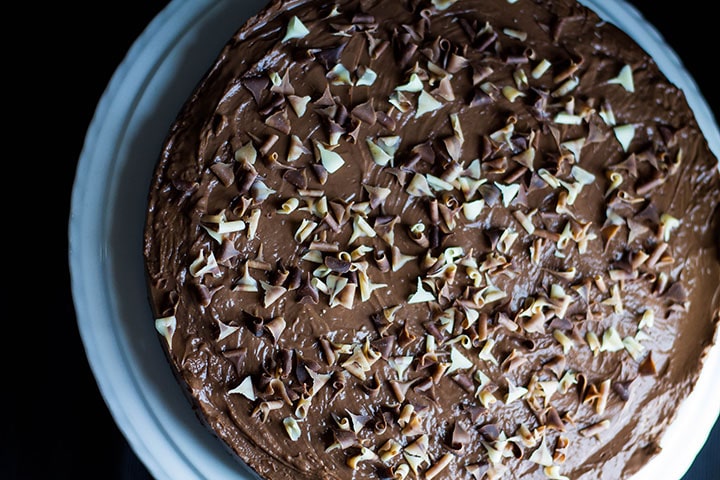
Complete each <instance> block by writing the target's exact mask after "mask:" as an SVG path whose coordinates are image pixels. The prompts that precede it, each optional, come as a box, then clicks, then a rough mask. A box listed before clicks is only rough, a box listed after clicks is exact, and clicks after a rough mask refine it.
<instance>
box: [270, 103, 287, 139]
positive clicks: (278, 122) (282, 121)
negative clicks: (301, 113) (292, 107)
mask: <svg viewBox="0 0 720 480" xmlns="http://www.w3.org/2000/svg"><path fill="white" fill-rule="evenodd" d="M265 124H266V125H267V126H269V127H272V128H274V129H276V130H278V131H280V132H282V133H284V134H285V135H289V134H290V131H291V129H290V119H289V118H288V114H287V110H286V109H284V108H283V109H281V110H278V111H277V112H275V113H273V114H272V115H270V116H269V117H268V118H266V119H265Z"/></svg>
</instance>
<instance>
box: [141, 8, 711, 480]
mask: <svg viewBox="0 0 720 480" xmlns="http://www.w3.org/2000/svg"><path fill="white" fill-rule="evenodd" d="M719 204H720V174H719V171H718V160H717V158H716V157H715V156H713V154H712V153H711V151H710V149H709V147H708V144H707V141H706V139H705V137H704V136H703V134H702V132H701V130H700V128H699V126H698V124H697V121H696V119H695V116H694V115H693V112H692V110H691V109H690V107H689V106H688V103H687V101H686V98H685V96H684V94H683V92H682V91H681V90H680V89H678V88H677V87H676V86H675V85H673V84H672V82H670V81H669V80H668V79H667V78H666V77H665V76H664V75H663V74H662V73H661V72H660V70H659V69H658V67H657V65H656V64H655V62H654V61H653V59H652V58H650V57H649V55H648V54H647V53H646V52H645V51H644V50H643V49H642V48H641V47H640V46H638V45H637V44H636V43H635V42H634V41H632V40H631V39H630V37H629V36H627V35H626V34H625V33H624V32H622V31H621V30H619V29H618V28H616V27H614V26H613V25H611V24H608V23H606V22H604V21H602V20H601V19H600V18H599V17H598V16H597V14H596V13H594V12H593V11H592V10H590V9H588V8H586V7H585V6H583V5H581V4H579V3H577V2H576V1H575V0H402V1H400V0H398V1H382V0H335V1H331V0H282V1H280V0H277V1H273V2H271V3H270V4H269V5H268V6H267V7H266V8H265V9H264V10H263V11H262V12H261V13H259V14H258V15H256V16H254V17H253V18H251V19H250V20H249V21H248V22H247V23H245V24H244V25H243V26H242V27H240V28H239V30H238V31H237V32H236V34H235V35H234V36H233V37H232V38H231V39H230V40H229V41H228V43H227V45H226V46H225V47H224V49H223V50H222V51H221V52H220V54H219V56H218V58H217V60H216V61H215V62H214V64H213V66H212V67H211V68H210V69H209V71H208V72H207V74H206V76H205V77H204V78H203V79H201V81H200V82H199V83H198V86H197V88H196V89H195V91H194V92H193V94H192V96H191V97H190V98H189V99H188V100H187V101H186V103H185V105H184V106H183V108H182V110H181V112H180V113H179V115H178V117H177V120H176V121H175V122H174V123H173V125H172V126H171V128H170V131H169V133H168V136H167V139H166V141H165V143H164V145H163V148H162V152H161V155H160V159H159V162H158V165H157V167H156V170H155V175H154V177H153V179H152V183H151V188H150V193H149V205H148V210H147V220H146V226H145V234H144V245H143V246H144V258H145V264H146V272H147V279H148V287H149V298H150V303H151V306H152V310H153V313H154V315H155V327H156V329H157V332H158V336H159V339H160V341H161V342H162V345H163V348H164V349H165V352H166V354H167V358H168V360H169V363H170V366H171V368H172V370H173V372H174V374H175V375H176V376H177V378H178V380H179V382H180V383H181V385H182V386H183V390H184V391H185V392H186V394H187V396H188V398H189V399H190V400H191V402H192V404H193V405H194V407H195V408H196V412H197V414H198V417H199V418H200V419H201V421H202V422H204V423H205V424H206V425H207V426H208V428H209V429H210V430H211V431H212V432H213V433H214V434H215V435H216V436H217V437H218V438H219V439H220V441H221V442H222V443H223V445H225V446H226V447H227V449H228V450H229V452H231V453H232V454H233V455H234V456H236V457H237V458H238V459H239V460H241V461H243V462H245V463H246V464H247V465H249V466H250V467H251V468H252V469H253V470H254V471H255V472H257V473H258V475H260V476H261V477H262V478H263V479H266V480H279V479H295V480H299V479H343V480H344V479H351V478H352V479H365V478H367V479H372V478H377V479H404V478H407V479H411V478H424V479H474V480H482V479H499V478H520V477H522V478H538V479H542V478H551V479H565V478H570V479H596V478H607V479H626V478H629V477H631V476H632V475H633V474H634V473H636V472H637V471H639V470H640V469H641V468H642V467H643V466H644V465H646V464H647V462H648V461H649V459H651V458H652V457H653V456H655V455H657V454H658V452H659V451H660V449H661V439H662V435H663V433H664V432H665V431H666V429H667V427H668V425H669V424H670V423H671V422H672V421H673V419H674V418H675V416H676V412H677V408H678V405H680V404H681V403H682V401H683V399H684V398H686V397H687V396H688V395H689V393H690V392H691V391H692V389H693V387H694V385H695V383H696V380H697V378H698V376H699V373H700V371H701V369H702V366H703V361H704V358H705V356H706V354H707V352H708V350H709V349H710V348H711V347H712V346H713V344H714V342H715V339H716V330H717V325H718V321H719V320H720V281H719V279H720V258H719V257H720V252H719V247H718V244H719V243H720V242H719V236H720V207H719Z"/></svg>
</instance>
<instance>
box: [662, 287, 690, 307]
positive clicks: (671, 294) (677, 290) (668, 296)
mask: <svg viewBox="0 0 720 480" xmlns="http://www.w3.org/2000/svg"><path fill="white" fill-rule="evenodd" d="M661 296H662V297H663V298H664V299H665V300H669V301H671V302H676V303H683V302H685V301H686V300H687V291H686V290H685V287H684V286H683V284H682V283H681V282H674V283H673V284H672V285H670V286H669V287H668V288H667V290H665V293H663V294H662V295H661Z"/></svg>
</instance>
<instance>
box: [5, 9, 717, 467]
mask: <svg viewBox="0 0 720 480" xmlns="http://www.w3.org/2000/svg"><path fill="white" fill-rule="evenodd" d="M190 1H192V0H190ZM238 1H242V0H238ZM25 3H26V5H24V6H23V5H21V6H19V7H14V8H15V10H12V9H10V10H6V11H5V13H4V19H5V22H4V26H5V28H4V30H5V32H14V33H13V34H12V35H7V33H5V35H4V36H5V37H6V42H5V47H4V49H3V53H4V55H3V57H4V58H3V69H2V71H3V85H4V87H3V90H2V93H3V95H2V104H3V107H4V108H3V109H2V110H1V111H2V113H3V117H4V119H5V127H4V129H3V135H2V137H0V138H2V139H3V140H4V141H3V142H2V144H3V146H4V148H3V150H2V151H3V152H4V155H3V157H4V158H2V160H0V162H2V163H1V164H2V165H3V167H4V169H3V173H4V174H5V178H6V181H5V184H4V185H3V187H4V188H3V189H2V192H3V200H4V201H3V202H2V205H3V207H4V208H3V211H4V212H5V222H4V226H3V230H2V231H3V245H4V246H5V248H4V249H3V252H4V255H3V258H4V261H3V262H2V264H3V266H4V267H5V268H3V273H4V275H3V277H5V278H4V282H3V284H4V285H8V284H11V287H10V289H7V288H2V289H0V292H1V294H0V299H1V300H2V305H3V307H4V308H3V310H2V311H3V313H2V323H3V324H5V326H6V327H7V326H9V327H10V328H9V332H10V333H6V334H0V339H2V345H3V347H4V348H3V349H2V352H3V353H2V355H0V359H1V360H0V369H1V370H0V371H2V372H3V373H2V376H0V379H2V380H1V382H0V385H2V387H0V388H1V390H0V392H2V395H1V398H2V404H5V403H6V402H7V401H8V400H9V402H10V403H9V406H7V407H6V408H4V409H3V410H4V414H5V415H4V417H5V418H4V419H3V420H2V421H1V422H0V425H1V427H0V439H1V443H0V478H9V479H15V478H17V479H36V478H37V479H45V478H55V479H63V478H73V479H85V478H98V479H107V480H115V479H117V480H148V479H150V478H151V477H150V475H149V474H148V473H147V471H146V470H145V469H144V467H143V465H142V463H141V462H140V461H139V460H138V459H137V458H136V457H135V455H134V453H133V452H132V450H131V448H130V447H129V446H128V444H127V443H126V441H125V439H124V437H123V436H122V434H121V433H120V431H119V430H118V429H117V427H116V426H115V423H114V422H113V419H112V416H111V415H110V413H109V411H108V409H107V407H106V405H105V403H104V401H103V399H102V397H101V395H100V393H99V390H98V389H97V386H96V384H95V379H94V378H93V376H92V373H91V371H90V368H89V365H88V363H87V360H86V357H85V353H84V350H83V345H82V343H81V340H80V336H79V333H78V330H77V324H76V320H75V313H74V309H73V304H72V297H71V291H70V276H69V271H68V266H67V252H68V244H67V221H68V213H69V208H70V196H71V190H72V184H73V181H74V176H75V167H76V162H77V160H78V158H79V156H80V152H81V149H82V146H83V142H84V136H85V133H86V129H87V128H88V125H89V124H90V122H91V120H92V116H93V114H94V110H95V106H96V104H97V102H98V101H99V99H100V97H101V95H102V94H103V92H104V90H105V87H106V85H107V84H108V82H109V81H110V78H111V77H112V75H113V73H114V71H115V69H116V68H117V66H118V65H119V64H120V62H122V60H123V58H124V56H125V54H126V53H127V50H128V48H129V47H130V46H131V45H132V43H133V42H134V40H135V39H136V38H137V37H138V36H139V35H140V34H141V33H142V31H143V30H144V28H145V27H146V26H147V24H148V23H149V22H150V21H151V20H152V18H153V17H154V16H155V15H156V14H157V13H158V12H159V11H160V10H161V9H162V8H163V7H164V6H165V5H166V4H167V3H168V2H165V1H158V0H134V1H124V2H114V3H111V2H39V3H41V4H42V3H51V4H53V6H40V5H38V4H37V3H38V2H33V3H32V5H30V4H29V3H30V2H25ZM76 3H87V4H88V6H82V8H80V7H77V6H72V5H71V4H76ZM630 3H632V4H634V5H635V6H636V7H637V8H638V9H639V10H640V11H641V12H642V13H643V15H644V16H645V17H646V18H647V19H648V21H649V22H650V23H652V24H653V25H654V26H655V27H656V28H657V29H658V30H659V31H660V32H661V34H662V35H663V36H664V37H665V40H666V41H667V43H668V44H669V45H670V46H671V47H672V48H673V49H674V50H675V51H676V52H677V53H678V54H679V56H680V58H682V59H683V62H684V65H685V67H686V68H687V70H688V71H689V72H690V74H691V75H692V76H693V77H694V78H695V80H696V82H697V83H698V85H699V87H700V90H701V91H702V92H703V94H704V96H705V98H706V100H707V101H708V103H709V105H710V107H711V109H712V110H713V112H714V114H715V117H716V118H717V117H718V111H720V82H718V79H719V78H720V77H719V76H718V74H717V67H718V62H719V59H718V57H717V51H718V45H720V41H718V26H717V24H716V17H715V16H714V15H713V14H712V13H711V12H709V11H707V5H708V3H707V2H695V1H689V2H685V3H683V2H673V3H669V2H662V1H660V2H658V1H639V0H635V1H633V2H630ZM8 37H9V38H8ZM11 178H12V180H9V179H11ZM18 187H20V188H22V189H23V190H20V192H21V193H22V192H25V191H28V192H29V194H22V195H20V194H18V193H17V192H18V190H17V189H18ZM25 189H28V190H25ZM28 197H29V198H30V199H29V198H28ZM719 380H720V379H719ZM686 478H687V480H711V479H712V480H718V479H720V427H718V425H716V427H715V428H714V430H713V432H712V433H711V436H710V438H709V441H708V443H707V444H706V446H705V448H704V449H703V450H702V452H701V453H700V455H699V457H698V459H697V461H696V462H695V464H694V465H693V467H692V468H691V469H690V471H689V472H688V474H687V477H686ZM178 480H180V479H178ZM659 480H662V479H659Z"/></svg>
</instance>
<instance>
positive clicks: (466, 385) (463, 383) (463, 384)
mask: <svg viewBox="0 0 720 480" xmlns="http://www.w3.org/2000/svg"><path fill="white" fill-rule="evenodd" d="M452 379H453V380H454V381H455V383H457V384H458V385H459V386H460V388H462V389H463V390H465V391H466V392H467V393H471V394H472V393H475V384H474V383H473V380H472V378H470V376H469V375H468V374H466V373H458V374H456V375H453V376H452Z"/></svg>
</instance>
